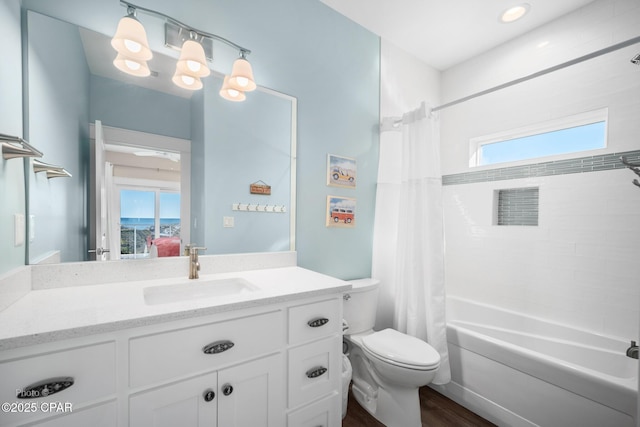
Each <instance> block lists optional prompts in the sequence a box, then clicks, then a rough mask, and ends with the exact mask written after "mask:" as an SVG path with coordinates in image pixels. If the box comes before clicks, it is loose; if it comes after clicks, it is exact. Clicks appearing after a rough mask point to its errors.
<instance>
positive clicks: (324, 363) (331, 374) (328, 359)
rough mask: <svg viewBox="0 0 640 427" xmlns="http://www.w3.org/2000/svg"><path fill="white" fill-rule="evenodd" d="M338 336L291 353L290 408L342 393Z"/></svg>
mask: <svg viewBox="0 0 640 427" xmlns="http://www.w3.org/2000/svg"><path fill="white" fill-rule="evenodd" d="M341 343H342V337H341V336H338V335H335V336H332V337H329V338H325V339H323V340H320V341H316V342H313V343H310V344H306V345H303V346H300V347H296V348H292V349H290V350H289V408H295V407H296V406H299V405H302V404H305V403H307V402H310V401H311V400H313V399H316V398H319V397H322V396H323V395H325V394H328V393H331V392H333V391H336V390H340V387H341V383H340V374H341V372H340V371H341V364H340V361H341V360H340V354H341V353H340V346H341Z"/></svg>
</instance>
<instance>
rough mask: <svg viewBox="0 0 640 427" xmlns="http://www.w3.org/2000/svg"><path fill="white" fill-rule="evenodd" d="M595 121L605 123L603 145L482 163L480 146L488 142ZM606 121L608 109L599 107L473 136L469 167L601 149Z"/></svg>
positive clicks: (519, 162) (515, 162)
mask: <svg viewBox="0 0 640 427" xmlns="http://www.w3.org/2000/svg"><path fill="white" fill-rule="evenodd" d="M597 122H604V123H605V135H604V146H603V147H600V148H596V149H590V150H582V151H573V152H571V153H563V154H554V155H550V156H540V157H530V158H527V159H521V160H513V161H509V162H501V163H491V164H488V165H483V164H481V163H482V147H483V146H485V145H488V144H493V143H496V142H504V141H508V140H511V139H517V138H523V137H527V136H533V135H539V134H544V133H549V132H554V131H558V130H563V129H568V128H573V127H578V126H584V125H589V124H593V123H597ZM608 123H609V109H608V108H601V109H598V110H593V111H587V112H584V113H579V114H574V115H571V116H567V117H561V118H558V119H553V120H549V121H546V122H543V123H537V124H533V125H529V126H524V127H521V128H516V129H510V130H506V131H502V132H497V133H493V134H490V135H483V136H479V137H474V138H471V139H470V140H469V167H470V168H477V167H488V168H491V167H493V168H496V167H504V166H505V165H515V164H531V163H539V162H540V160H541V159H545V161H548V160H556V159H566V158H574V157H576V154H577V153H586V152H591V151H595V150H603V149H605V148H607V146H608V140H607V139H608V138H607V135H608V129H607V127H608Z"/></svg>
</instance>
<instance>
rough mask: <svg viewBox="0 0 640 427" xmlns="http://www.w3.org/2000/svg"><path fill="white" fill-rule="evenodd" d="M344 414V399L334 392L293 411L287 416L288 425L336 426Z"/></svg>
mask: <svg viewBox="0 0 640 427" xmlns="http://www.w3.org/2000/svg"><path fill="white" fill-rule="evenodd" d="M341 415H342V401H341V397H340V395H339V394H338V393H332V394H330V395H329V396H327V397H325V398H324V399H321V400H318V401H317V402H314V403H312V404H310V405H308V406H304V407H302V408H300V409H297V410H295V411H293V412H291V413H290V414H289V415H288V416H287V426H288V427H335V426H339V425H340V423H341V421H340V417H341Z"/></svg>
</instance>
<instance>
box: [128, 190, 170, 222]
mask: <svg viewBox="0 0 640 427" xmlns="http://www.w3.org/2000/svg"><path fill="white" fill-rule="evenodd" d="M154 216H155V192H153V191H140V190H121V191H120V217H121V218H153V217H154ZM160 218H180V194H179V193H160Z"/></svg>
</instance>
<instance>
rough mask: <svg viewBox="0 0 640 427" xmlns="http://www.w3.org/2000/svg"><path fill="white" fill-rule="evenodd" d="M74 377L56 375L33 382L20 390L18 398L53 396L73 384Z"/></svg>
mask: <svg viewBox="0 0 640 427" xmlns="http://www.w3.org/2000/svg"><path fill="white" fill-rule="evenodd" d="M73 382H74V379H73V377H56V378H49V379H48V380H43V381H40V382H37V383H35V384H31V385H29V386H27V387H25V388H24V389H22V390H18V394H17V395H16V398H18V399H37V398H39V397H46V396H51V395H52V394H56V393H58V392H61V391H62V390H65V389H67V388H69V387H71V386H72V385H73Z"/></svg>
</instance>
